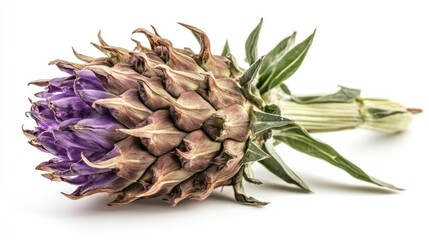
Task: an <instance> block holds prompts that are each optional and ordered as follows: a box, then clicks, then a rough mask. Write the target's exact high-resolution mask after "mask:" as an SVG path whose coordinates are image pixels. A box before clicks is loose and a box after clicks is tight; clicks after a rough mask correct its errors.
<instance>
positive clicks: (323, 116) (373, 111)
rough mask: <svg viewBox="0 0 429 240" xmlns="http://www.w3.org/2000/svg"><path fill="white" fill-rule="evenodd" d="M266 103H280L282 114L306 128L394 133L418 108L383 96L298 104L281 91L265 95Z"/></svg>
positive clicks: (326, 130) (399, 129)
mask: <svg viewBox="0 0 429 240" xmlns="http://www.w3.org/2000/svg"><path fill="white" fill-rule="evenodd" d="M265 101H266V102H267V103H268V104H276V105H277V106H279V108H280V110H281V112H282V115H284V116H285V117H287V118H289V119H292V120H294V121H296V122H297V123H298V124H300V125H301V126H303V127H304V128H305V129H306V130H307V131H309V132H329V131H338V130H344V129H353V128H357V127H362V128H368V129H371V130H375V131H380V132H386V133H395V132H400V131H404V130H405V129H407V127H408V126H409V125H410V123H411V121H412V114H413V113H419V112H421V110H420V109H407V108H405V107H403V106H402V105H400V104H398V103H396V102H392V101H390V100H386V99H373V98H372V99H369V98H368V99H365V98H357V99H356V100H354V101H352V102H342V103H341V102H334V103H330V102H326V103H309V104H301V103H296V102H294V101H292V100H291V98H290V97H289V96H287V95H285V94H284V93H283V92H281V91H271V92H270V96H268V97H265Z"/></svg>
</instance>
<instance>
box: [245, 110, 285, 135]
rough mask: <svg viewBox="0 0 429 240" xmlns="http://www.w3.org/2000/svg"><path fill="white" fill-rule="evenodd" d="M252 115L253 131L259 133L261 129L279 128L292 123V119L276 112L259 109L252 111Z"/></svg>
mask: <svg viewBox="0 0 429 240" xmlns="http://www.w3.org/2000/svg"><path fill="white" fill-rule="evenodd" d="M253 116H254V117H255V118H256V122H255V123H254V124H253V133H254V134H257V133H261V132H263V131H266V130H269V129H272V128H280V127H284V126H286V125H289V124H292V123H293V121H292V120H290V119H288V118H285V117H282V116H280V115H277V114H271V113H265V112H261V111H255V110H254V111H253Z"/></svg>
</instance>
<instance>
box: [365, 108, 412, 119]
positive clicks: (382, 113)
mask: <svg viewBox="0 0 429 240" xmlns="http://www.w3.org/2000/svg"><path fill="white" fill-rule="evenodd" d="M366 111H367V112H368V113H369V114H371V117H372V118H374V119H382V118H385V117H389V116H392V115H396V114H404V113H408V112H407V111H399V110H388V109H380V108H367V109H366Z"/></svg>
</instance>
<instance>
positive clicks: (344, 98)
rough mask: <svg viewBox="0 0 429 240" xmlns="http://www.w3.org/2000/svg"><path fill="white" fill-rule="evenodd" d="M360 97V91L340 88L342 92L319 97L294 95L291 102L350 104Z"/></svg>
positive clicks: (319, 95)
mask: <svg viewBox="0 0 429 240" xmlns="http://www.w3.org/2000/svg"><path fill="white" fill-rule="evenodd" d="M359 95H360V90H359V89H353V88H346V87H342V86H340V90H338V91H337V92H335V93H332V94H318V95H292V96H291V100H292V101H294V102H296V103H301V104H308V103H350V102H354V101H355V100H356V98H358V97H359Z"/></svg>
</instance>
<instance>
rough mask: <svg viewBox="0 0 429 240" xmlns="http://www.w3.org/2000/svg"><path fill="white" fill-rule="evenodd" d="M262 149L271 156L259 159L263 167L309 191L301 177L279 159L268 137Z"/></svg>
mask: <svg viewBox="0 0 429 240" xmlns="http://www.w3.org/2000/svg"><path fill="white" fill-rule="evenodd" d="M264 149H265V150H266V151H267V152H268V153H269V154H270V155H271V156H272V157H271V158H269V159H266V160H263V161H260V162H259V163H261V164H262V165H263V166H264V167H265V168H267V169H268V170H269V171H270V172H272V173H273V174H274V175H276V176H277V177H279V178H281V179H283V180H284V181H285V182H287V183H291V184H295V185H297V186H298V187H300V188H302V189H304V190H305V191H307V192H311V190H310V188H309V187H308V186H307V184H305V182H304V181H302V180H301V178H299V177H298V175H296V173H295V172H293V171H292V169H290V168H289V167H288V166H287V165H286V164H285V163H284V161H283V160H282V159H281V157H280V156H279V155H278V154H277V152H276V150H275V149H274V146H273V141H272V139H268V140H267V141H265V144H264Z"/></svg>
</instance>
